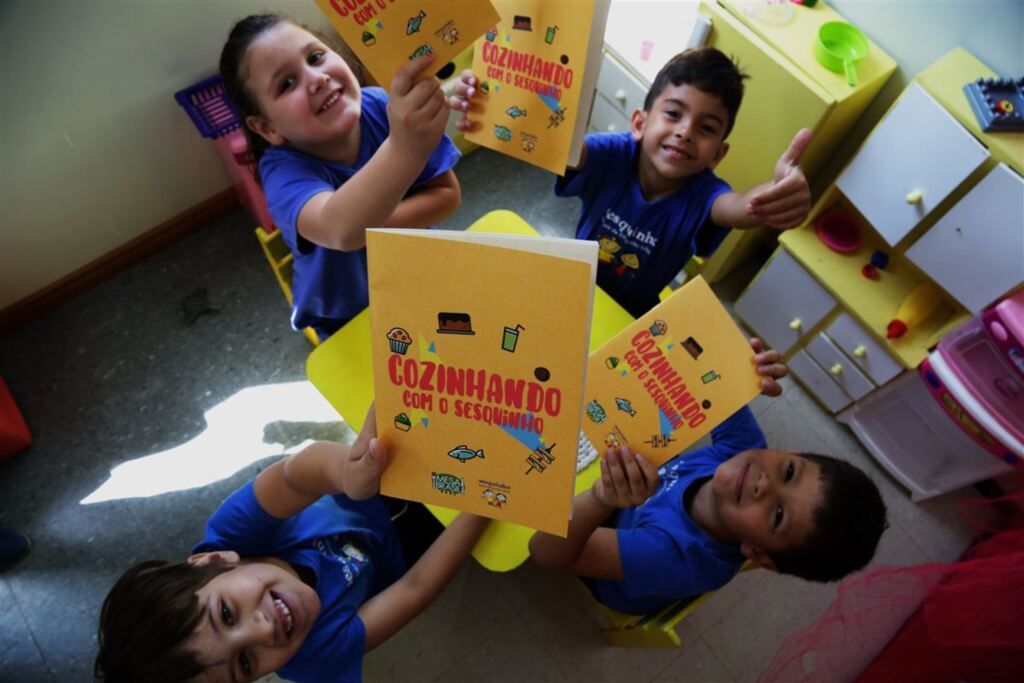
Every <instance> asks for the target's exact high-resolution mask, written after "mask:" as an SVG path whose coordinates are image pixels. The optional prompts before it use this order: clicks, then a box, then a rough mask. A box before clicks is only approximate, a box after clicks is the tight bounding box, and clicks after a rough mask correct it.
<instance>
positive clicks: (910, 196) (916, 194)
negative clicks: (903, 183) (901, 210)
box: [907, 190, 924, 204]
mask: <svg viewBox="0 0 1024 683" xmlns="http://www.w3.org/2000/svg"><path fill="white" fill-rule="evenodd" d="M923 196H924V195H922V194H921V190H913V191H911V192H908V193H907V204H920V203H921V199H922V197H923Z"/></svg>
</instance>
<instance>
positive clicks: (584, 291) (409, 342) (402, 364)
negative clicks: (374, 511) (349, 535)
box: [366, 229, 598, 535]
mask: <svg viewBox="0 0 1024 683" xmlns="http://www.w3.org/2000/svg"><path fill="white" fill-rule="evenodd" d="M366 242H367V243H366V246H367V263H368V271H369V285H370V330H371V340H372V342H371V343H372V357H373V381H374V398H375V401H376V415H377V433H378V436H379V438H381V439H383V440H384V443H385V444H386V445H387V447H388V450H389V453H390V455H391V463H390V465H389V466H388V469H387V470H386V471H385V473H384V476H383V478H382V480H381V493H383V494H385V495H389V496H394V497H397V498H405V499H408V500H416V501H421V502H424V503H429V504H434V505H440V506H443V507H447V508H454V509H457V510H463V511H467V512H472V513H475V514H478V515H483V516H486V517H491V518H493V519H498V520H503V521H507V522H513V523H516V524H521V525H523V526H527V527H530V528H533V529H542V530H544V531H548V532H551V533H556V534H561V535H565V533H566V532H567V530H568V522H569V511H570V510H571V507H572V497H573V484H574V480H575V474H576V451H577V444H578V440H579V433H580V420H581V414H582V413H581V409H582V405H583V386H584V375H585V373H586V367H587V350H588V343H589V336H590V319H591V310H592V307H593V295H594V278H595V273H596V268H597V250H598V249H597V243H596V242H586V241H580V240H568V239H559V238H548V237H530V236H522V235H510V234H488V233H479V232H458V231H446V230H397V229H373V230H369V231H367V241H366ZM553 292H557V297H558V300H557V305H552V304H553V301H552V293H553Z"/></svg>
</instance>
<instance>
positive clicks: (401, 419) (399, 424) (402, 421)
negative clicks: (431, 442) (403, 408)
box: [395, 413, 412, 432]
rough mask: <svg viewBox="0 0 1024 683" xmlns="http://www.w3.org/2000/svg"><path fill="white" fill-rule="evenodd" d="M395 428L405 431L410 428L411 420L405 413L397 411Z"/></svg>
mask: <svg viewBox="0 0 1024 683" xmlns="http://www.w3.org/2000/svg"><path fill="white" fill-rule="evenodd" d="M395 428H396V429H400V430H402V431H403V432H407V431H409V430H410V429H412V420H410V419H409V416H408V415H406V414H405V413H399V414H398V415H395Z"/></svg>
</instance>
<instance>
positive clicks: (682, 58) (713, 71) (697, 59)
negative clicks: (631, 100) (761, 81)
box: [644, 47, 747, 140]
mask: <svg viewBox="0 0 1024 683" xmlns="http://www.w3.org/2000/svg"><path fill="white" fill-rule="evenodd" d="M744 78H747V75H746V74H745V73H743V72H742V71H740V69H739V67H738V66H737V65H736V64H735V62H733V61H732V60H731V59H729V58H728V57H726V56H725V54H724V53H722V51H721V50H718V49H716V48H713V47H698V48H691V49H689V50H684V51H683V52H680V53H679V54H677V55H676V56H675V57H673V58H672V59H670V60H668V63H666V64H665V66H663V67H661V71H659V72H658V75H657V76H655V77H654V84H653V85H651V89H650V90H648V91H647V97H646V98H644V111H646V112H650V111H651V107H653V106H654V100H656V99H658V95H660V94H661V93H662V91H663V90H664V89H665V88H667V87H668V86H669V84H670V83H671V84H672V85H675V86H679V85H692V86H694V87H695V88H699V89H701V90H703V91H704V92H706V93H710V94H712V95H715V96H716V97H718V99H720V100H722V104H724V105H725V110H726V111H727V112H728V113H729V120H728V121H726V122H725V135H723V136H722V139H723V140H724V139H725V138H727V137H729V133H731V132H732V127H733V124H735V123H736V114H737V113H738V112H739V110H740V102H742V101H743V79H744Z"/></svg>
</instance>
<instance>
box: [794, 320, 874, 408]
mask: <svg viewBox="0 0 1024 683" xmlns="http://www.w3.org/2000/svg"><path fill="white" fill-rule="evenodd" d="M807 353H808V354H810V356H811V358H813V359H814V360H816V361H817V362H818V365H820V366H821V368H822V369H823V370H824V371H825V372H827V373H828V375H829V377H831V378H832V381H833V382H835V383H836V384H838V385H839V386H840V387H842V389H843V391H845V392H846V393H847V394H848V395H849V397H850V398H852V399H853V400H854V401H856V400H857V399H858V398H861V397H862V396H867V395H868V394H870V393H871V390H872V389H874V388H875V385H874V384H872V383H871V380H869V379H868V378H867V377H865V376H864V374H863V373H862V372H861V371H860V370H858V369H857V367H856V366H855V365H854V364H853V363H852V362H851V361H850V359H849V358H847V357H846V356H845V355H843V352H842V351H840V350H839V349H838V348H836V346H835V344H833V343H832V340H831V339H829V338H828V337H827V336H825V335H824V334H819V335H818V336H817V337H815V338H814V339H812V340H811V341H809V342H808V343H807Z"/></svg>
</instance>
